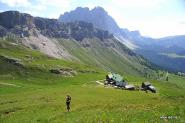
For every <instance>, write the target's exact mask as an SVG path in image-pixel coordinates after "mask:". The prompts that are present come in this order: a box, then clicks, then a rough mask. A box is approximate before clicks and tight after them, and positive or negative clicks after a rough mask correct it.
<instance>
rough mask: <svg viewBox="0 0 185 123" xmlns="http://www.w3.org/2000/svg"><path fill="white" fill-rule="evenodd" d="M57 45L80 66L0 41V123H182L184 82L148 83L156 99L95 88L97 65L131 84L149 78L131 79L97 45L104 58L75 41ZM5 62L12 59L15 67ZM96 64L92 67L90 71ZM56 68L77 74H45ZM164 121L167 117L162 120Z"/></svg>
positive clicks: (99, 75)
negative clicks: (68, 97) (67, 100)
mask: <svg viewBox="0 0 185 123" xmlns="http://www.w3.org/2000/svg"><path fill="white" fill-rule="evenodd" d="M61 43H62V44H63V45H64V46H65V47H67V46H70V48H68V49H70V50H69V51H70V52H71V53H72V54H73V55H75V56H76V57H77V58H79V59H80V60H81V61H66V60H59V59H54V58H51V57H48V56H46V55H43V54H41V53H40V52H38V51H33V50H30V49H28V48H25V47H22V46H19V45H14V44H12V43H9V42H4V41H1V42H0V56H1V57H0V68H1V69H0V122H1V123H12V122H13V123H20V122H21V123H28V122H31V123H59V122H62V123H63V122H64V123H109V122H111V123H123V122H139V123H140V122H142V123H151V122H157V123H158V122H159V123H160V122H171V123H174V122H176V123H180V122H185V105H183V104H184V101H185V97H184V93H185V78H184V77H179V76H176V75H172V74H170V75H169V81H168V82H166V81H163V80H161V81H156V80H150V81H151V83H152V84H153V85H154V86H155V87H156V88H157V94H153V93H150V92H149V93H145V92H143V91H127V90H120V89H113V88H105V87H103V86H101V85H99V84H97V83H96V81H97V80H102V79H105V75H106V73H107V71H106V70H105V69H101V68H100V67H99V65H101V66H102V67H105V66H106V65H107V66H109V67H110V68H111V69H113V70H114V68H115V71H117V70H118V72H121V75H123V76H124V77H125V79H126V80H128V82H129V83H131V84H135V85H138V86H140V85H141V83H142V82H144V81H147V80H148V79H146V78H142V77H139V76H135V75H134V74H136V75H137V72H133V69H129V68H131V67H130V66H129V62H126V61H124V60H121V59H119V57H118V55H117V53H116V52H115V53H112V54H111V57H113V59H110V58H109V57H108V56H110V54H109V49H107V48H105V49H102V48H98V47H100V45H99V44H94V45H93V46H94V47H96V49H97V50H102V51H101V52H100V51H99V52H100V53H102V54H101V56H102V55H104V56H105V57H101V56H99V55H100V54H96V50H95V49H93V48H91V49H90V48H87V47H86V48H84V47H81V46H80V45H79V44H78V43H76V42H65V40H62V41H61ZM68 43H70V45H67V44H68ZM95 43H96V42H95ZM74 49H76V50H77V49H78V50H79V51H78V52H75V50H74ZM105 51H106V52H105ZM107 52H108V53H107ZM106 53H107V54H106ZM91 56H93V57H91ZM99 58H100V59H101V60H98V59H99ZM117 58H118V59H119V60H121V62H119V60H116V59H117ZM7 59H9V60H10V59H14V60H16V61H17V62H16V63H18V64H15V63H14V62H10V61H9V62H7ZM96 60H97V61H96ZM106 60H107V62H106V63H104V62H102V61H106ZM108 60H115V61H111V62H114V63H115V65H120V66H121V65H123V64H124V65H123V69H122V70H119V67H120V66H119V67H115V66H113V63H112V64H111V63H110V61H108ZM122 62H123V63H122ZM90 63H92V64H90ZM97 63H99V64H98V65H97V67H96V66H94V65H95V64H97ZM57 68H65V69H63V70H69V69H70V70H71V69H72V70H73V71H76V74H74V75H72V76H68V75H61V74H54V73H51V72H50V71H49V70H51V69H57ZM121 68H122V67H120V69H121ZM124 70H125V71H124ZM127 71H128V73H129V72H130V73H132V72H133V75H130V74H127ZM66 94H70V95H71V96H72V102H71V103H72V104H71V108H72V109H71V112H69V113H67V112H66V109H65V96H66ZM166 116H169V118H168V119H166V118H164V117H166ZM162 117H163V118H162Z"/></svg>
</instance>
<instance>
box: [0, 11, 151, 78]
mask: <svg viewBox="0 0 185 123" xmlns="http://www.w3.org/2000/svg"><path fill="white" fill-rule="evenodd" d="M0 18H1V20H0V24H1V29H2V30H4V33H3V35H1V37H2V40H4V41H10V42H12V43H15V44H16V45H24V46H26V47H29V48H31V49H34V50H39V51H41V52H42V53H45V54H47V55H49V56H51V57H55V58H61V59H65V60H69V61H76V62H80V63H83V64H88V65H93V66H98V67H101V68H103V69H105V70H107V71H112V72H120V73H127V74H134V75H145V74H146V73H147V74H153V71H152V70H151V69H150V67H152V65H151V64H150V63H149V62H148V61H146V60H145V59H143V58H142V57H140V56H139V55H136V54H135V53H134V52H132V51H131V50H130V49H128V48H127V47H126V46H125V45H123V44H121V43H120V42H119V41H118V40H117V39H115V38H114V37H113V36H112V35H111V34H110V33H109V32H108V31H104V30H100V29H96V28H94V27H93V25H92V24H91V23H86V22H82V21H80V22H71V23H60V22H58V21H57V20H55V19H46V18H39V17H36V18H34V17H32V16H31V15H29V14H22V13H19V12H17V11H8V12H3V13H1V14H0ZM7 18H10V19H8V20H7V21H5V20H6V19H7Z"/></svg>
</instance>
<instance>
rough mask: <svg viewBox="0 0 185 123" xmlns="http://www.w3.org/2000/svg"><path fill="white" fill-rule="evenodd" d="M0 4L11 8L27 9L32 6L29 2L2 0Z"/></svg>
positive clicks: (26, 0)
mask: <svg viewBox="0 0 185 123" xmlns="http://www.w3.org/2000/svg"><path fill="white" fill-rule="evenodd" d="M0 2H1V3H3V4H6V5H7V6H10V7H27V6H29V5H30V4H31V3H30V2H29V1H28V0H0Z"/></svg>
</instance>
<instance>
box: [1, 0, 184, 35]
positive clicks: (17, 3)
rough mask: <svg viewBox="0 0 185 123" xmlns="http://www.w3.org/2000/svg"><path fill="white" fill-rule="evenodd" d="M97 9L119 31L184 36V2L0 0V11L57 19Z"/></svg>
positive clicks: (154, 0)
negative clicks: (100, 10) (73, 12)
mask: <svg viewBox="0 0 185 123" xmlns="http://www.w3.org/2000/svg"><path fill="white" fill-rule="evenodd" d="M79 6H80V7H89V8H90V9H92V8H94V7H96V6H101V7H103V8H104V9H105V10H106V11H107V12H108V14H109V15H110V16H112V17H113V18H114V19H115V21H116V22H117V23H118V25H119V26H120V27H121V28H127V29H129V30H130V31H133V30H139V31H140V33H141V35H143V36H149V37H153V38H161V37H165V36H173V35H185V0H0V12H3V11H8V10H18V11H20V12H24V13H29V14H31V15H33V16H40V17H47V18H58V17H59V16H60V14H63V13H64V12H67V11H71V10H74V9H75V8H76V7H79Z"/></svg>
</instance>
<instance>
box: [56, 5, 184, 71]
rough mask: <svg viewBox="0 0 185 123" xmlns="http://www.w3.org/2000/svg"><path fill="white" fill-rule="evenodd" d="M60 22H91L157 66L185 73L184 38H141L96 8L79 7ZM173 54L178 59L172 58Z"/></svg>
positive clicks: (137, 32)
mask: <svg viewBox="0 0 185 123" xmlns="http://www.w3.org/2000/svg"><path fill="white" fill-rule="evenodd" d="M59 21H60V22H65V23H66V22H75V21H85V22H90V23H92V24H93V25H94V26H95V27H97V28H99V29H104V30H108V31H109V32H111V33H112V34H113V35H114V37H115V38H116V39H117V40H119V41H120V42H122V43H123V44H124V45H126V46H127V47H129V48H130V49H132V50H133V51H134V52H136V53H138V54H140V55H143V56H144V57H145V58H147V59H148V60H150V61H151V62H153V63H155V64H156V65H159V66H160V67H162V68H164V69H166V70H169V71H173V72H177V71H183V72H185V69H184V66H183V64H185V62H184V59H183V58H184V55H185V54H184V53H185V48H184V39H185V38H184V36H171V37H165V38H161V39H153V38H150V37H144V36H141V34H140V33H139V31H129V30H128V29H122V28H120V27H119V26H118V25H117V24H116V21H115V20H114V19H113V18H112V17H111V16H110V15H108V13H107V12H106V11H105V10H104V9H103V8H101V7H95V8H94V9H92V10H89V8H81V7H78V8H76V9H75V10H73V11H70V12H66V13H64V14H63V15H60V17H59ZM171 54H174V55H173V56H176V57H170V56H172V55H171ZM166 61H168V63H166ZM174 64H176V65H174Z"/></svg>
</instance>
